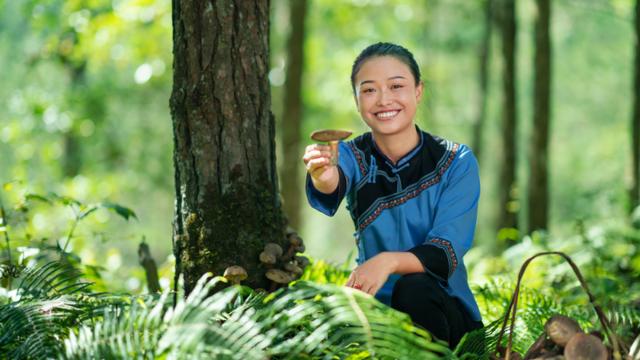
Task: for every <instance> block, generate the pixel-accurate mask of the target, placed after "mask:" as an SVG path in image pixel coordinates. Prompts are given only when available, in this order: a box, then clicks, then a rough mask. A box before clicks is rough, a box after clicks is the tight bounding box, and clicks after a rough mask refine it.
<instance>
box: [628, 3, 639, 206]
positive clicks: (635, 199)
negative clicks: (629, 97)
mask: <svg viewBox="0 0 640 360" xmlns="http://www.w3.org/2000/svg"><path fill="white" fill-rule="evenodd" d="M635 30H636V49H635V50H636V54H635V56H636V58H635V65H634V66H635V69H634V71H635V79H634V89H633V95H634V101H633V117H632V118H631V129H632V130H631V134H632V135H631V146H632V150H631V153H632V156H631V158H632V161H633V164H632V166H631V169H632V171H633V175H632V177H631V178H632V186H631V199H630V202H629V204H630V209H631V211H633V210H634V209H635V208H636V207H637V206H640V0H639V1H636V16H635Z"/></svg>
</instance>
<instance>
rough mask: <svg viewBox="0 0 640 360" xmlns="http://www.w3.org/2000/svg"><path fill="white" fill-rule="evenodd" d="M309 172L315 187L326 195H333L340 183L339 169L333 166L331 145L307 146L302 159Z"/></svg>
mask: <svg viewBox="0 0 640 360" xmlns="http://www.w3.org/2000/svg"><path fill="white" fill-rule="evenodd" d="M302 161H304V164H305V166H306V167H307V172H308V173H309V175H311V181H312V182H313V186H314V187H315V188H316V189H317V190H318V191H320V192H322V193H325V194H331V193H333V192H334V191H335V190H336V188H337V187H338V183H339V182H340V175H339V174H338V167H337V166H335V165H331V148H330V147H329V145H320V144H311V145H309V146H307V148H306V149H305V151H304V156H303V157H302Z"/></svg>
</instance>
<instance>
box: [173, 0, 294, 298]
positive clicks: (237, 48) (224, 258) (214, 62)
mask: <svg viewBox="0 0 640 360" xmlns="http://www.w3.org/2000/svg"><path fill="white" fill-rule="evenodd" d="M173 43H174V44H173V53H174V77H173V81H174V84H173V92H172V94H171V100H170V105H171V115H172V119H173V129H174V168H175V192H176V203H175V218H174V229H173V231H174V253H175V256H176V275H177V276H178V274H180V273H182V274H183V276H184V287H185V293H186V294H188V293H189V292H190V291H191V290H192V289H193V286H194V284H195V283H196V281H197V280H198V279H199V278H200V277H201V275H203V274H204V273H206V272H212V273H213V274H214V275H222V274H223V272H224V270H225V269H226V268H227V267H228V266H231V265H240V266H242V267H244V268H245V269H246V271H247V273H248V274H249V278H248V279H247V280H246V282H245V284H246V285H248V286H251V287H254V288H255V287H262V288H266V286H267V285H268V280H267V279H266V278H265V276H264V273H265V271H264V269H262V268H261V267H260V266H259V261H258V257H259V254H260V252H261V251H262V250H263V247H264V245H265V243H267V242H275V243H280V244H284V242H285V226H284V217H283V214H282V210H281V204H280V201H279V196H278V185H277V174H276V166H275V164H276V161H275V124H274V118H273V115H272V113H271V111H270V108H271V95H270V89H269V81H268V77H267V74H268V69H269V1H268V0H256V1H243V0H217V1H210V0H209V1H196V0H173ZM177 276H176V278H177Z"/></svg>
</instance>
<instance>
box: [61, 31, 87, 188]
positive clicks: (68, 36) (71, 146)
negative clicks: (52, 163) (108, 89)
mask: <svg viewBox="0 0 640 360" xmlns="http://www.w3.org/2000/svg"><path fill="white" fill-rule="evenodd" d="M61 39H62V40H61V41H60V43H59V44H58V46H57V47H56V49H55V50H54V51H56V56H57V58H58V59H59V60H60V62H61V63H62V66H63V67H64V68H65V69H66V70H67V72H68V73H69V78H70V79H71V80H70V85H69V90H68V95H67V97H70V98H72V99H73V98H76V96H78V95H80V94H81V93H82V92H83V91H84V90H85V88H86V71H87V60H86V59H85V58H78V57H73V56H72V55H73V49H74V47H77V46H78V34H77V33H76V31H75V30H74V29H72V28H71V29H66V31H64V33H63V35H62V36H61ZM76 105H77V104H76ZM70 107H73V104H71V106H70ZM73 120H74V119H71V121H72V123H73V122H74V121H73ZM76 128H77V127H76V126H70V127H69V129H67V130H66V131H64V133H63V139H64V140H63V143H64V145H63V151H62V170H63V174H64V175H65V176H67V177H74V176H76V175H78V174H79V173H80V170H81V168H82V140H81V139H80V137H79V136H78V135H77V134H76V132H77V130H76Z"/></svg>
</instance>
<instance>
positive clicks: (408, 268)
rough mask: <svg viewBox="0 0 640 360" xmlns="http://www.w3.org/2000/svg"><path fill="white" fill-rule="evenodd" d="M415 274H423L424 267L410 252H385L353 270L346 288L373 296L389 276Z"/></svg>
mask: <svg viewBox="0 0 640 360" xmlns="http://www.w3.org/2000/svg"><path fill="white" fill-rule="evenodd" d="M416 272H424V266H423V265H422V263H421V262H420V260H418V258H417V257H416V256H415V255H413V254H412V253H410V252H392V251H385V252H381V253H380V254H378V255H376V256H374V257H372V258H371V259H369V260H367V261H366V262H364V263H363V264H362V265H360V266H358V267H357V268H355V269H354V270H353V271H352V272H351V275H350V276H349V280H348V281H347V285H346V286H348V287H352V288H356V289H360V290H362V291H364V292H366V293H368V294H371V295H375V294H376V293H377V292H378V290H380V288H381V287H382V285H384V283H385V282H386V281H387V279H388V278H389V275H391V274H401V275H403V274H410V273H416Z"/></svg>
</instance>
